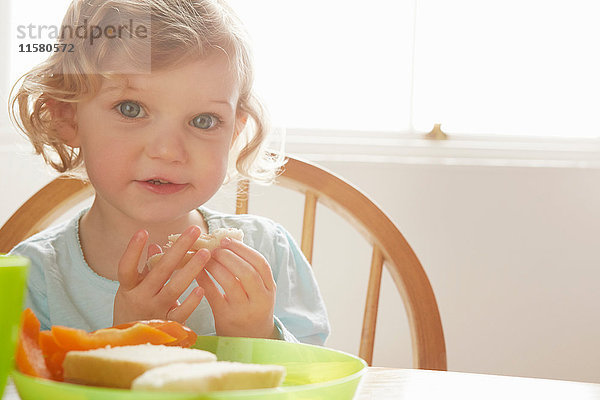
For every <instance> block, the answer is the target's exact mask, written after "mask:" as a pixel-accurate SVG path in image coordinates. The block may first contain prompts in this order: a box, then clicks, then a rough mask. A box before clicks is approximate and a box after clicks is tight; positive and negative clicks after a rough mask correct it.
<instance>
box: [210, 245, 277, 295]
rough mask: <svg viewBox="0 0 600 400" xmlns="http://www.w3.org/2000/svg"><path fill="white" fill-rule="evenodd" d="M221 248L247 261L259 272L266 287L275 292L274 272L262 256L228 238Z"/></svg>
mask: <svg viewBox="0 0 600 400" xmlns="http://www.w3.org/2000/svg"><path fill="white" fill-rule="evenodd" d="M221 248H223V249H228V250H231V251H233V252H234V253H235V254H237V255H238V256H240V257H241V258H243V259H244V260H246V262H247V263H248V264H250V265H251V266H252V267H253V268H254V269H255V270H256V272H258V274H259V275H260V277H261V279H262V281H263V283H264V285H265V287H266V288H267V289H268V290H275V280H274V279H273V271H272V270H271V266H270V265H269V262H268V261H267V259H266V258H265V257H264V256H263V255H262V254H260V253H259V252H258V251H256V250H255V249H253V248H252V247H250V246H247V245H246V244H244V243H243V242H240V241H239V240H235V239H231V238H228V237H225V238H223V239H222V240H221Z"/></svg>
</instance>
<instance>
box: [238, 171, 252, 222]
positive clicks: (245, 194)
mask: <svg viewBox="0 0 600 400" xmlns="http://www.w3.org/2000/svg"><path fill="white" fill-rule="evenodd" d="M249 195H250V181H249V180H248V179H240V180H239V181H238V184H237V195H236V199H235V213H236V214H248V198H249Z"/></svg>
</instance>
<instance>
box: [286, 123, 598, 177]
mask: <svg viewBox="0 0 600 400" xmlns="http://www.w3.org/2000/svg"><path fill="white" fill-rule="evenodd" d="M276 147H277V144H276V143H275V144H274V148H276ZM286 152H288V153H292V154H295V155H297V156H299V157H302V158H305V159H308V160H311V161H316V162H319V161H321V162H323V161H342V162H343V161H346V162H372V163H401V164H424V165H427V164H430V165H464V166H514V167H550V168H600V139H584V138H579V139H564V138H547V137H546V138H542V137H497V136H484V135H478V136H472V135H451V136H450V137H449V139H448V140H428V139H425V138H424V134H415V133H400V132H375V133H370V132H359V131H331V130H327V131H326V130H304V129H302V130H301V129H288V130H287V135H286Z"/></svg>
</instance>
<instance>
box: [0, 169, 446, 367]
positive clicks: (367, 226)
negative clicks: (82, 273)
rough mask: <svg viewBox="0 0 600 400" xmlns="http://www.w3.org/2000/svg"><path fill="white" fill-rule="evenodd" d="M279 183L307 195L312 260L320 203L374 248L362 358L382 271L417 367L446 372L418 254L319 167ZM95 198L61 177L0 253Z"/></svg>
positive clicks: (9, 225) (0, 235)
mask: <svg viewBox="0 0 600 400" xmlns="http://www.w3.org/2000/svg"><path fill="white" fill-rule="evenodd" d="M278 184H279V185H281V186H283V187H287V188H291V189H295V190H297V191H300V192H302V193H304V194H305V204H304V219H303V227H302V238H301V248H302V251H303V253H304V255H305V256H306V257H307V259H308V260H309V261H311V260H312V250H313V237H314V231H315V215H316V206H317V202H321V203H322V204H323V205H325V206H327V207H329V208H330V209H332V210H333V211H335V212H336V213H338V214H340V215H341V216H343V217H344V218H346V219H347V220H348V221H350V222H351V223H352V224H353V225H354V226H355V227H356V228H357V229H358V230H359V231H360V232H361V233H362V234H363V236H364V237H365V238H366V239H367V240H368V241H369V242H370V243H371V244H372V245H373V253H372V261H371V271H370V277H369V283H368V291H367V297H366V304H365V311H364V319H363V327H362V334H361V340H360V349H359V353H358V354H359V356H360V357H362V358H363V359H365V360H366V361H367V363H368V364H369V365H371V362H372V357H373V347H374V338H375V325H376V321H377V309H378V302H379V289H380V283H381V276H382V267H383V265H386V266H387V268H388V271H389V273H390V275H391V277H392V279H393V280H394V283H395V285H396V287H397V289H398V291H399V292H400V294H401V297H402V299H403V301H404V306H405V308H406V311H407V316H408V323H409V326H410V331H411V339H412V353H413V367H415V368H421V369H436V370H446V368H447V366H446V346H445V342H444V333H443V330H442V323H441V320H440V315H439V311H438V307H437V303H436V300H435V296H434V294H433V290H432V288H431V285H430V283H429V280H428V278H427V275H426V274H425V271H424V270H423V267H422V266H421V264H420V262H419V260H418V259H417V257H416V255H415V253H414V252H413V250H412V249H411V247H410V246H409V244H408V243H407V241H406V239H404V237H403V236H402V234H401V233H400V231H399V230H398V229H397V228H396V226H395V225H394V224H393V223H392V222H391V220H390V219H389V218H388V217H387V215H386V214H385V213H384V212H383V211H382V210H381V209H380V208H379V207H377V206H376V205H375V204H374V203H373V202H372V201H371V200H369V198H368V197H367V196H366V195H365V194H363V193H362V192H361V191H360V190H358V189H357V188H356V187H354V186H352V185H351V184H350V183H348V182H346V181H344V180H343V179H342V178H340V177H338V176H336V175H335V174H333V173H331V172H329V171H326V170H324V169H322V168H320V167H318V166H316V165H313V164H310V163H308V162H305V161H300V160H297V159H294V158H292V157H287V163H286V165H285V169H284V171H283V173H282V175H281V176H280V177H279V178H278ZM239 189H240V190H238V192H239V193H241V195H238V198H237V203H236V213H238V214H242V213H247V212H248V196H247V192H248V182H247V181H240V183H239ZM92 194H93V191H92V188H91V186H90V185H89V184H86V183H84V182H82V181H79V180H76V179H72V178H67V177H58V178H56V179H54V180H53V181H52V182H50V183H49V184H48V185H46V186H45V187H44V188H42V189H41V190H40V191H39V192H37V193H36V194H35V195H33V196H32V197H31V198H30V199H29V200H28V201H27V202H26V203H25V204H23V206H21V208H19V209H18V210H17V211H16V212H15V213H14V214H13V216H12V217H11V218H10V219H9V220H8V221H7V222H6V223H5V224H4V226H3V227H2V228H1V229H0V252H7V251H9V250H10V249H11V248H12V247H13V246H14V245H16V244H17V243H19V242H20V241H22V240H23V239H25V238H27V237H29V236H31V235H33V234H34V233H36V232H39V231H40V230H42V229H44V228H46V227H48V226H49V225H50V224H51V223H52V222H53V221H54V220H56V218H57V217H59V216H60V215H62V214H63V213H64V212H65V211H67V210H69V209H70V208H72V207H73V206H74V205H76V204H77V203H79V202H81V201H82V200H84V199H85V198H86V197H89V196H91V195H92Z"/></svg>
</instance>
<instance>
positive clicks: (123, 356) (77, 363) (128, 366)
mask: <svg viewBox="0 0 600 400" xmlns="http://www.w3.org/2000/svg"><path fill="white" fill-rule="evenodd" d="M216 359H217V357H216V356H215V355H214V354H213V353H210V352H208V351H203V350H198V349H187V348H183V347H178V346H163V345H151V344H141V345H137V346H120V347H105V348H101V349H95V350H87V351H70V352H68V353H67V355H66V357H65V361H64V363H63V367H64V371H65V381H68V382H72V383H79V384H84V385H93V386H108V387H117V388H126V389H128V388H130V387H131V382H132V381H133V380H134V379H135V378H137V377H138V376H140V375H142V374H143V373H144V372H146V371H148V370H150V369H152V368H156V367H160V366H162V365H166V364H171V363H208V362H214V361H216Z"/></svg>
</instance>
